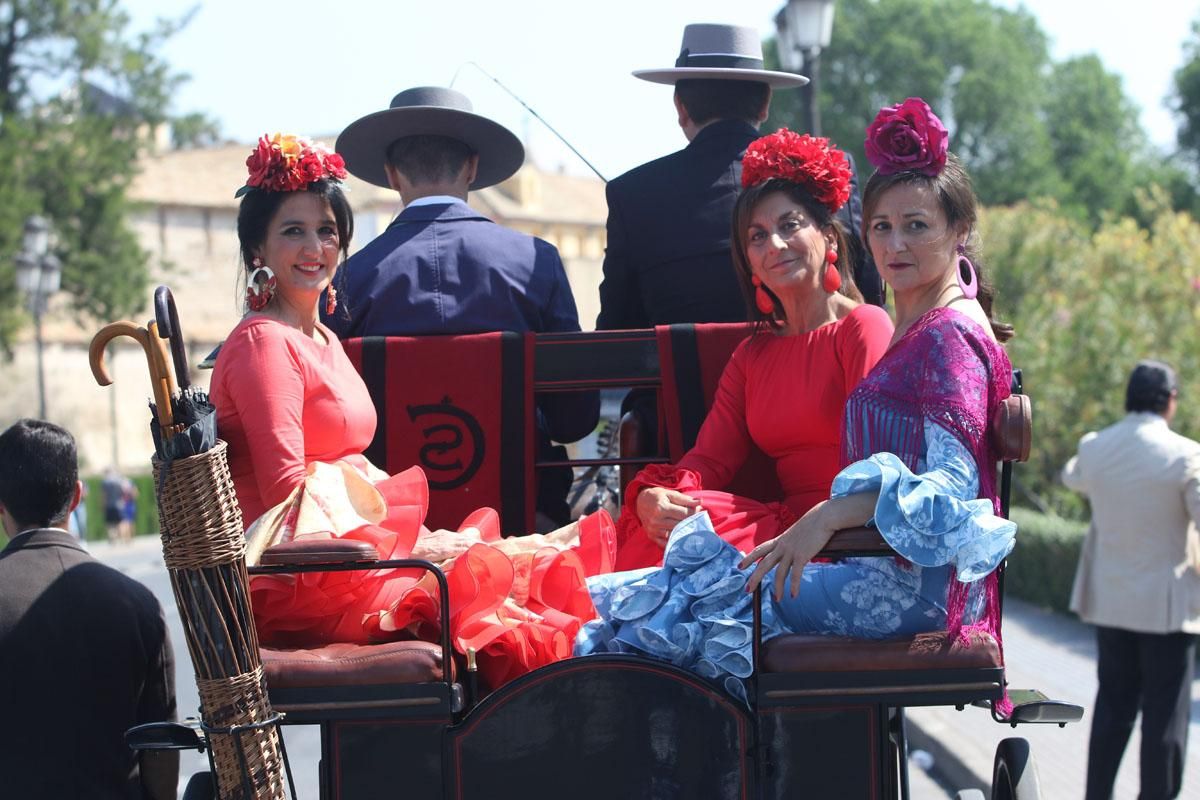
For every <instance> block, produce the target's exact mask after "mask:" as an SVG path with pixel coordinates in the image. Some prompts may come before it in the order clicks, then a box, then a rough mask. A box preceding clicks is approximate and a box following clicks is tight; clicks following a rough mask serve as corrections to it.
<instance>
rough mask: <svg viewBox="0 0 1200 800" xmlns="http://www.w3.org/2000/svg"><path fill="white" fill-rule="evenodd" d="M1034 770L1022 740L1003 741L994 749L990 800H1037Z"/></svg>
mask: <svg viewBox="0 0 1200 800" xmlns="http://www.w3.org/2000/svg"><path fill="white" fill-rule="evenodd" d="M1041 796H1042V790H1041V788H1040V787H1039V786H1038V776H1037V767H1035V766H1034V763H1033V755H1032V754H1031V753H1030V752H1029V742H1028V741H1026V740H1025V739H1018V738H1012V739H1004V740H1002V741H1001V742H1000V744H999V745H998V746H997V747H996V762H995V766H994V768H993V769H992V800H1039V798H1040V797H1041Z"/></svg>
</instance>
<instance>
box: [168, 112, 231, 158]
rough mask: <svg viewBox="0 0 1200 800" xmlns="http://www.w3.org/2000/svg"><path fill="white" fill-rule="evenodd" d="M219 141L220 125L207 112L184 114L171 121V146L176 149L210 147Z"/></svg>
mask: <svg viewBox="0 0 1200 800" xmlns="http://www.w3.org/2000/svg"><path fill="white" fill-rule="evenodd" d="M219 141H221V126H220V124H219V123H218V122H217V121H216V120H215V119H213V118H212V117H210V116H208V115H207V114H204V113H201V112H196V113H192V114H184V115H183V116H180V117H176V118H175V119H173V120H172V121H171V146H173V147H174V148H175V149H177V150H186V149H190V148H193V147H210V146H212V145H214V144H217V143H218V142H219Z"/></svg>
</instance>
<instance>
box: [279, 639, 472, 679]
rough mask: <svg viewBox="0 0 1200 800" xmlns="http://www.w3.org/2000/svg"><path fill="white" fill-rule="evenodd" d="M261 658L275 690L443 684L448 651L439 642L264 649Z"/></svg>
mask: <svg viewBox="0 0 1200 800" xmlns="http://www.w3.org/2000/svg"><path fill="white" fill-rule="evenodd" d="M259 652H260V653H261V655H262V661H263V671H264V672H265V673H266V676H267V686H268V687H270V688H272V689H299V688H310V687H313V688H315V687H325V686H368V685H376V684H396V683H427V682H430V681H440V680H442V648H441V646H440V645H437V644H434V643H433V642H418V641H405V642H385V643H383V644H370V645H361V644H329V645H325V646H324V647H314V648H311V649H307V650H275V649H272V648H268V647H263V648H260V650H259ZM451 671H452V674H453V665H451Z"/></svg>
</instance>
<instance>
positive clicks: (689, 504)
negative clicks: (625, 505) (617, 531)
mask: <svg viewBox="0 0 1200 800" xmlns="http://www.w3.org/2000/svg"><path fill="white" fill-rule="evenodd" d="M699 510H700V501H699V500H697V499H696V498H694V497H689V496H688V495H686V494H684V493H683V492H677V491H675V490H673V489H664V488H662V487H661V486H651V487H649V488H647V489H643V490H642V491H641V492H639V493H638V496H637V515H638V519H639V520H641V522H642V527H643V528H645V529H646V535H647V536H649V537H650V541H652V542H654V543H655V544H656V545H658V546H659V547H666V546H667V537H669V536H670V535H671V531H672V530H673V529H674V528H675V526H676V525H678V524H679V523H680V522H682V521H683V520H684V519H686V518H688V517H690V516H691V515H692V514H695V513H696V512H697V511H699Z"/></svg>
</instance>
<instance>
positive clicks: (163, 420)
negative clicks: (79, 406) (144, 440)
mask: <svg viewBox="0 0 1200 800" xmlns="http://www.w3.org/2000/svg"><path fill="white" fill-rule="evenodd" d="M118 336H128V337H129V338H130V339H133V340H134V341H135V342H137V343H138V344H140V345H141V346H142V350H143V351H144V352H145V353H146V363H147V365H148V366H149V368H150V383H151V389H152V390H153V392H154V404H155V405H156V406H157V407H158V423H159V425H162V426H164V427H165V426H169V425H171V424H172V422H173V418H172V415H171V395H170V392H169V389H168V386H167V381H166V379H165V378H164V376H163V375H162V373H161V371H160V370H159V369H157V361H158V359H159V358H161V356H160V355H156V353H155V350H156V346H155V344H154V343H153V342H151V340H150V332H149V331H147V330H146V329H145V328H142V327H139V326H138V324H137V323H136V322H130V321H129V320H121V321H120V322H110V323H108V324H107V325H105V326H104V327H103V328H101V329H100V330H99V332H98V333H97V334H96V335H95V336H93V337H92V343H91V345H90V346H89V347H88V364H89V365H90V366H91V368H92V376H93V377H94V378H95V379H96V383H98V384H100V385H101V386H109V385H111V384H112V378H111V377H110V376H109V374H108V367H107V366H106V365H105V363H104V348H105V347H107V346H108V343H109V342H111V341H112V340H113V339H115V338H117V337H118Z"/></svg>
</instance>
